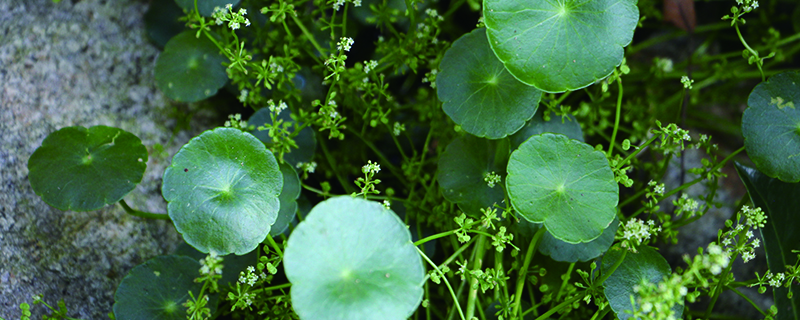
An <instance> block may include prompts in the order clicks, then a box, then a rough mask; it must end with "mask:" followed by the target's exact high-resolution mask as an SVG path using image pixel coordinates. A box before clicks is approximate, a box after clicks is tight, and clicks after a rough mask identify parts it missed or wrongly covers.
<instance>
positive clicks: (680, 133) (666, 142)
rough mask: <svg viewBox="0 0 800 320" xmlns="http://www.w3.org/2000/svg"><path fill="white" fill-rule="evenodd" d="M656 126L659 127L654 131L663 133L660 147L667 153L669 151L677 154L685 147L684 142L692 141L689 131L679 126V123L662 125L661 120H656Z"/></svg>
mask: <svg viewBox="0 0 800 320" xmlns="http://www.w3.org/2000/svg"><path fill="white" fill-rule="evenodd" d="M656 126H657V127H658V129H655V130H653V133H654V134H660V135H661V145H660V146H659V148H660V149H662V150H663V153H664V154H665V155H666V154H669V153H674V154H677V153H678V152H679V151H680V150H683V149H684V142H691V141H692V137H691V136H689V131H688V130H684V129H681V128H679V127H678V125H676V124H674V123H670V124H668V125H667V126H666V127H662V126H661V122H660V121H658V120H656Z"/></svg>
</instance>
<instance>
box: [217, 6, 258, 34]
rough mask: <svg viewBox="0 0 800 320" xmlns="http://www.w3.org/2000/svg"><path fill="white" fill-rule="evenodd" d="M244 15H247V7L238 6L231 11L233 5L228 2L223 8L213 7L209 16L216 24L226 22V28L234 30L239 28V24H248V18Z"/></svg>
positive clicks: (247, 25)
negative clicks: (237, 8) (238, 7)
mask: <svg viewBox="0 0 800 320" xmlns="http://www.w3.org/2000/svg"><path fill="white" fill-rule="evenodd" d="M245 15H247V9H245V8H240V9H239V11H233V5H232V4H230V3H229V4H227V5H225V8H220V7H215V8H214V12H213V13H212V14H211V18H213V19H214V22H215V23H216V24H217V25H222V24H223V23H225V22H228V28H231V29H232V30H236V29H239V27H241V25H244V26H245V27H249V26H250V20H249V19H247V18H245V17H244V16H245Z"/></svg>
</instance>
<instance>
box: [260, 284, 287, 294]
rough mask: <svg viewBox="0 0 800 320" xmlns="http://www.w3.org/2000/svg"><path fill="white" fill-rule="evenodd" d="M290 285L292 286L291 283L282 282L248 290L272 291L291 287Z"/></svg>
mask: <svg viewBox="0 0 800 320" xmlns="http://www.w3.org/2000/svg"><path fill="white" fill-rule="evenodd" d="M291 286H292V284H291V283H284V284H279V285H274V286H271V287H266V288H263V289H258V290H253V291H250V293H261V292H267V291H273V290H280V289H283V288H288V287H291Z"/></svg>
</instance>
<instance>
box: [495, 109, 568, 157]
mask: <svg viewBox="0 0 800 320" xmlns="http://www.w3.org/2000/svg"><path fill="white" fill-rule="evenodd" d="M542 111H543V110H541V109H540V110H539V111H537V112H536V115H534V116H533V118H531V120H529V121H528V122H527V123H525V126H524V127H522V129H520V130H519V131H517V133H515V134H513V135H512V136H511V137H509V138H510V139H511V150H516V149H517V148H519V145H521V144H522V143H523V142H525V140H528V138H530V137H532V136H534V135H537V134H542V133H545V132H550V133H560V134H563V135H565V136H567V137H568V138H570V139H575V140H578V141H583V131H581V125H580V124H578V120H577V119H575V117H573V116H572V115H568V116H567V117H566V118H564V119H563V121H562V118H561V117H559V116H551V118H550V121H545V120H544V118H543V117H542V113H543V112H542Z"/></svg>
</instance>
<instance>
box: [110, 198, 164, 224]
mask: <svg viewBox="0 0 800 320" xmlns="http://www.w3.org/2000/svg"><path fill="white" fill-rule="evenodd" d="M119 205H121V206H122V209H125V212H127V213H128V214H130V215H134V216H137V217H140V218H147V219H162V220H170V219H169V215H168V214H165V213H152V212H144V211H139V210H135V209H133V208H131V207H130V206H128V203H126V202H125V199H121V200H119Z"/></svg>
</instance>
